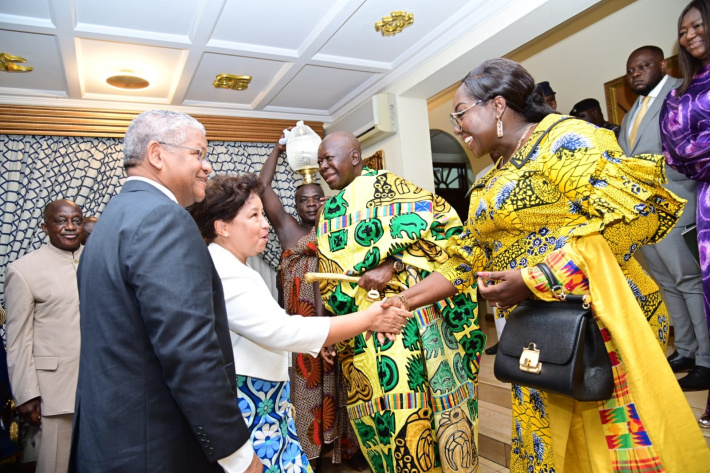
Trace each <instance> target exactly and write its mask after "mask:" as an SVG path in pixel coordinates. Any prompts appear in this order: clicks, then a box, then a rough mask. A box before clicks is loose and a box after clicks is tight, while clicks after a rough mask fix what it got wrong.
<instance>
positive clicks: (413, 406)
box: [317, 168, 485, 473]
mask: <svg viewBox="0 0 710 473" xmlns="http://www.w3.org/2000/svg"><path fill="white" fill-rule="evenodd" d="M461 230H462V226H461V221H460V219H459V217H458V215H457V214H456V212H455V210H454V209H453V208H452V207H451V206H450V205H449V204H448V203H447V202H446V201H445V200H443V199H442V198H440V197H438V196H435V195H433V194H431V193H430V192H428V191H426V190H424V189H421V188H419V187H417V186H415V185H413V184H412V183H410V182H408V181H406V180H404V179H402V178H400V177H398V176H396V175H394V174H392V173H390V172H387V171H372V170H370V169H368V168H364V169H363V172H362V174H361V175H360V176H358V177H357V178H355V180H354V181H353V182H352V183H351V184H350V185H349V186H347V187H346V188H345V189H343V190H342V191H341V192H340V193H339V194H337V195H335V196H333V197H331V198H330V199H329V200H328V202H326V204H325V206H324V209H323V212H322V214H321V218H320V221H319V222H318V226H317V239H318V251H319V254H320V271H321V272H326V273H337V274H347V275H351V276H357V275H361V274H362V273H364V272H365V271H367V270H368V269H371V268H375V267H377V266H378V265H379V264H380V263H381V262H383V261H384V260H385V259H387V258H388V257H395V258H398V259H400V260H401V261H402V262H403V263H404V264H405V268H406V270H405V271H402V272H400V273H397V274H396V277H397V279H398V280H399V281H400V282H402V283H404V284H405V285H407V286H408V287H411V286H412V285H414V284H416V283H417V282H418V281H420V280H421V279H423V278H424V277H426V276H427V275H428V274H429V273H430V272H432V271H434V270H436V269H437V268H438V267H439V266H440V265H441V264H443V263H444V262H446V261H447V259H448V255H447V254H446V252H445V251H444V247H445V245H446V243H447V240H448V239H449V238H451V237H452V236H453V235H456V234H458V233H460V232H461ZM321 294H322V296H323V301H324V303H325V305H326V306H327V307H328V309H329V310H331V311H332V312H333V313H335V314H336V315H343V314H347V313H350V312H355V311H357V310H362V309H364V308H366V307H367V306H368V305H369V304H371V303H372V301H370V300H368V299H367V291H365V290H363V289H362V288H360V287H359V286H357V284H354V283H348V282H336V281H330V282H323V283H321ZM392 294H393V293H392V292H391V291H390V290H389V289H387V290H386V291H385V296H387V295H392ZM414 315H415V316H414V318H412V319H411V320H410V321H409V322H408V324H407V325H406V327H405V328H404V330H403V332H402V334H401V335H400V336H398V337H397V339H396V341H394V342H391V341H387V342H386V343H385V344H380V343H379V342H378V341H377V339H376V337H372V338H370V339H369V340H365V337H363V336H362V335H359V336H357V337H356V338H354V339H351V340H349V341H347V342H344V343H341V344H340V346H339V355H340V360H341V363H342V366H343V371H344V373H345V376H346V378H347V380H348V385H349V389H348V413H349V415H350V420H351V422H352V424H353V426H354V428H355V432H356V434H357V436H358V440H359V442H360V447H361V448H362V450H363V452H364V453H365V457H366V458H367V460H368V462H369V464H370V468H371V469H372V471H373V472H376V473H385V472H387V473H389V472H397V473H423V472H453V471H467V472H469V471H478V449H477V439H478V403H477V392H476V391H477V382H478V368H479V362H480V357H481V351H482V349H483V347H484V345H485V335H484V334H483V333H482V332H481V331H480V329H479V325H478V317H477V302H476V292H475V287H472V288H469V289H467V290H465V291H462V292H461V293H460V294H459V295H457V296H456V297H454V298H452V299H447V300H445V301H440V302H439V303H437V304H435V305H433V306H426V307H423V308H421V309H419V310H417V311H415V312H414Z"/></svg>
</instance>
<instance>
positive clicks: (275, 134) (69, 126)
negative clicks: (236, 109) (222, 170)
mask: <svg viewBox="0 0 710 473" xmlns="http://www.w3.org/2000/svg"><path fill="white" fill-rule="evenodd" d="M139 113H140V112H139V111H122V110H90V109H79V108H54V107H30V106H23V105H3V106H1V107H0V133H2V134H6V135H54V136H94V137H110V138H122V137H123V135H124V134H125V133H126V129H127V128H128V125H129V124H130V122H131V120H133V119H134V118H135V117H136V116H137V115H138V114H139ZM192 116H193V117H195V118H196V119H197V120H199V121H200V122H201V123H202V124H203V125H204V126H205V129H206V130H207V139H208V140H212V141H253V142H257V143H271V142H275V141H276V140H278V139H279V137H280V136H281V132H282V131H283V129H284V128H286V127H288V126H294V125H295V120H271V119H266V118H244V117H222V116H215V115H192ZM305 123H306V125H308V126H309V127H311V128H312V129H313V131H315V132H316V133H318V135H320V136H321V137H323V136H324V131H323V123H322V122H312V121H308V122H305Z"/></svg>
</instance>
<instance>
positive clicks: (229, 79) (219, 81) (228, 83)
mask: <svg viewBox="0 0 710 473" xmlns="http://www.w3.org/2000/svg"><path fill="white" fill-rule="evenodd" d="M249 82H251V76H235V75H232V74H218V75H217V78H216V79H215V80H214V82H213V83H212V85H213V86H215V87H216V88H218V89H232V90H247V87H249Z"/></svg>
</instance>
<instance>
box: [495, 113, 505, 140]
mask: <svg viewBox="0 0 710 473" xmlns="http://www.w3.org/2000/svg"><path fill="white" fill-rule="evenodd" d="M496 118H497V119H498V122H497V123H496V131H497V132H498V138H503V121H502V120H501V119H500V116H498V117H496Z"/></svg>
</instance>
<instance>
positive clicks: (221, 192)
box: [190, 174, 411, 473]
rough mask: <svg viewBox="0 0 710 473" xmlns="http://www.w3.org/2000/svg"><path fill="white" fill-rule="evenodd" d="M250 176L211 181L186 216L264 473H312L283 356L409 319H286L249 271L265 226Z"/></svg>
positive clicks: (400, 314) (395, 314)
mask: <svg viewBox="0 0 710 473" xmlns="http://www.w3.org/2000/svg"><path fill="white" fill-rule="evenodd" d="M259 186H260V185H259V183H258V180H257V177H256V176H255V175H254V174H245V175H242V176H239V177H235V176H217V177H215V178H213V179H211V180H210V181H209V182H208V183H207V187H206V191H205V199H204V200H203V201H202V202H201V203H198V204H195V205H194V206H193V207H192V208H191V209H190V213H191V214H192V216H193V218H194V219H195V222H196V223H197V226H198V227H199V229H200V232H201V233H202V236H203V238H204V239H205V242H207V243H208V245H209V246H208V248H209V251H210V254H211V255H212V261H213V262H214V265H215V267H216V269H217V272H218V273H219V276H220V279H221V281H222V286H223V288H224V298H225V301H226V306H227V317H228V319H229V329H230V335H231V338H232V347H233V348H234V362H235V368H236V373H237V389H238V396H239V408H240V409H241V411H242V413H243V414H244V417H245V420H246V422H247V425H248V427H249V430H250V433H251V441H252V446H253V447H254V450H255V452H256V454H257V455H258V456H259V458H260V459H261V461H262V462H263V463H264V471H265V472H281V471H288V472H293V473H299V472H311V471H312V470H311V468H310V466H309V463H308V460H307V458H306V456H305V454H304V453H303V451H302V450H301V446H300V445H299V443H298V439H297V437H296V427H295V424H294V422H293V418H292V414H291V402H290V395H289V392H290V386H289V377H288V359H289V352H298V353H308V354H310V355H312V356H314V357H315V356H317V355H318V353H319V352H320V349H321V347H323V346H327V345H331V344H333V343H336V342H339V341H342V340H345V339H348V338H351V337H354V336H355V335H357V334H360V333H362V332H366V331H372V332H381V333H387V334H388V337H389V338H394V334H397V333H399V332H400V331H401V328H402V326H403V324H405V323H406V321H407V318H408V317H410V316H411V314H410V313H409V312H406V311H403V310H399V309H398V310H391V309H387V310H384V309H382V308H381V307H380V304H379V303H377V304H375V305H373V306H371V307H370V308H369V309H367V310H365V311H363V312H358V313H354V314H348V315H346V316H341V317H332V318H326V317H302V316H299V315H288V314H287V313H286V312H285V311H284V310H283V309H282V308H281V307H280V306H279V305H278V304H277V303H276V301H275V300H274V299H273V297H272V296H271V293H270V292H269V289H268V288H267V286H266V283H265V282H264V280H263V279H262V278H261V276H260V275H259V273H257V272H256V271H254V270H253V269H251V268H250V267H249V265H248V264H247V258H248V257H250V256H255V255H257V254H259V253H261V252H262V251H264V248H265V246H266V241H267V238H268V233H269V223H268V222H267V220H266V217H265V216H264V209H263V206H262V204H261V199H260V198H259V191H260V189H259Z"/></svg>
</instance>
